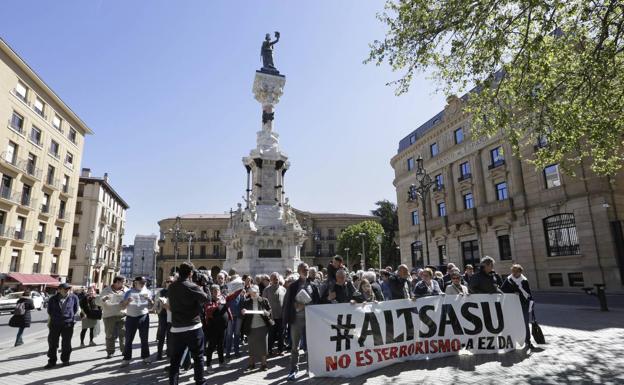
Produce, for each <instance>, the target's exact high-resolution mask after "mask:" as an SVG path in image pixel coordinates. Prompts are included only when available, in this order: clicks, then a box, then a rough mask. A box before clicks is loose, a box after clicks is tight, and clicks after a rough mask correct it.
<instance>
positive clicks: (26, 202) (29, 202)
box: [20, 193, 37, 209]
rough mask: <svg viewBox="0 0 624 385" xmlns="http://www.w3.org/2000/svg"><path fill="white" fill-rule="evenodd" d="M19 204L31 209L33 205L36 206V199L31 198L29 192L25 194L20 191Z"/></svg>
mask: <svg viewBox="0 0 624 385" xmlns="http://www.w3.org/2000/svg"><path fill="white" fill-rule="evenodd" d="M20 205H21V206H24V207H29V208H31V209H34V208H35V207H37V200H36V199H33V198H32V197H31V196H30V194H28V195H26V194H24V193H22V197H21V199H20Z"/></svg>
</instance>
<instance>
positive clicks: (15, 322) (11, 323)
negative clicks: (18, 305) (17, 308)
mask: <svg viewBox="0 0 624 385" xmlns="http://www.w3.org/2000/svg"><path fill="white" fill-rule="evenodd" d="M18 318H22V319H23V318H24V316H19V315H15V314H13V315H12V316H11V318H9V326H10V327H12V328H18V327H20V326H21V325H20V322H19V320H18Z"/></svg>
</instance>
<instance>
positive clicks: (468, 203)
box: [464, 192, 474, 210]
mask: <svg viewBox="0 0 624 385" xmlns="http://www.w3.org/2000/svg"><path fill="white" fill-rule="evenodd" d="M472 208H474V199H473V198H472V193H471V192H469V193H467V194H464V209H466V210H468V209H472Z"/></svg>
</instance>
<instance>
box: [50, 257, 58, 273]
mask: <svg viewBox="0 0 624 385" xmlns="http://www.w3.org/2000/svg"><path fill="white" fill-rule="evenodd" d="M57 263H58V256H56V255H53V256H52V264H51V265H50V274H56V273H57V272H58V264H57Z"/></svg>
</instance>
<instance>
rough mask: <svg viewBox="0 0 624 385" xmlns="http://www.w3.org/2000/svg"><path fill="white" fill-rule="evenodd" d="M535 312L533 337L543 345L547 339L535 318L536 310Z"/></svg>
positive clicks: (532, 325) (532, 327)
mask: <svg viewBox="0 0 624 385" xmlns="http://www.w3.org/2000/svg"><path fill="white" fill-rule="evenodd" d="M532 314H533V322H532V323H531V334H532V335H533V339H534V340H535V342H536V343H537V344H538V345H542V344H545V343H546V339H545V338H544V333H543V332H542V328H541V327H540V326H539V324H538V323H537V320H536V319H535V311H533V312H532Z"/></svg>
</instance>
